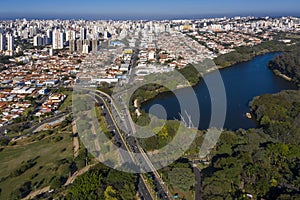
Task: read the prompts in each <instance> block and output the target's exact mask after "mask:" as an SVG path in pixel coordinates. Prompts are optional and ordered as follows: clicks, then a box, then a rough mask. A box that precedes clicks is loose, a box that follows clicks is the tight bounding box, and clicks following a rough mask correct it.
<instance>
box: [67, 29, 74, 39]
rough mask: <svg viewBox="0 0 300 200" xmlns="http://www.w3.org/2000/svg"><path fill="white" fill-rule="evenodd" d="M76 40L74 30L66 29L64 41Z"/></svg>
mask: <svg viewBox="0 0 300 200" xmlns="http://www.w3.org/2000/svg"><path fill="white" fill-rule="evenodd" d="M70 40H76V32H75V31H74V30H68V31H67V32H66V41H70Z"/></svg>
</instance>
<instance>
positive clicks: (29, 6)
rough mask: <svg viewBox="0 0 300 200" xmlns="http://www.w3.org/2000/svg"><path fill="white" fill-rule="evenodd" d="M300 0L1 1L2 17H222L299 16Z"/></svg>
mask: <svg viewBox="0 0 300 200" xmlns="http://www.w3.org/2000/svg"><path fill="white" fill-rule="evenodd" d="M299 6H300V2H299V1H296V0H286V1H284V2H283V1H279V0H273V1H259V0H254V1H251V2H245V1H237V0H228V1H226V3H225V2H223V1H220V0H213V1H208V0H203V1H201V2H199V1H196V0H187V1H184V3H183V2H182V1H179V0H175V1H169V0H166V1H158V0H154V1H151V2H150V1H147V2H140V1H136V0H130V1H126V2H125V1H120V0H115V1H113V2H112V1H110V2H99V1H94V0H88V1H79V0H74V1H70V0H65V1H58V0H53V1H37V0H31V1H22V0H14V1H5V2H2V3H1V8H0V13H1V14H0V19H14V18H38V19H56V18H62V19H176V18H202V17H222V16H228V17H231V16H235V15H242V16H246V15H253V16H265V15H270V16H283V15H286V16H287V15H292V16H299V15H300V12H299V9H298V8H299Z"/></svg>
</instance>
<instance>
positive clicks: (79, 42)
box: [76, 40, 83, 53]
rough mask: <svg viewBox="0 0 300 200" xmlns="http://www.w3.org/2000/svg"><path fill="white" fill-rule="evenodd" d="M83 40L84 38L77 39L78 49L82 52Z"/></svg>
mask: <svg viewBox="0 0 300 200" xmlns="http://www.w3.org/2000/svg"><path fill="white" fill-rule="evenodd" d="M82 45H83V41H82V40H76V51H77V52H79V53H82V50H83V46H82Z"/></svg>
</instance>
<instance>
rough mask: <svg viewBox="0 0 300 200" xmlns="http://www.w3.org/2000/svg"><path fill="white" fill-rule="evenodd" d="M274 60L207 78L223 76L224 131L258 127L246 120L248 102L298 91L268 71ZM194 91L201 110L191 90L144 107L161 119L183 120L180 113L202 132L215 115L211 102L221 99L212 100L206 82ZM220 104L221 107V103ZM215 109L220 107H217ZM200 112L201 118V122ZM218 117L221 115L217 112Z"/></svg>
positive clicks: (266, 57) (261, 60)
mask: <svg viewBox="0 0 300 200" xmlns="http://www.w3.org/2000/svg"><path fill="white" fill-rule="evenodd" d="M274 56H275V53H270V54H266V55H262V56H257V57H255V58H254V59H253V60H251V61H249V62H245V63H241V64H237V65H235V66H232V67H229V68H225V69H222V70H220V71H219V72H211V73H209V74H206V75H205V78H204V79H207V80H210V79H211V80H213V79H214V78H215V77H217V76H218V74H221V77H222V79H223V83H224V86H225V91H226V99H227V102H226V103H225V105H226V106H227V108H226V109H227V112H226V118H225V122H224V128H226V129H230V130H237V129H239V128H243V129H249V128H254V127H256V122H255V121H254V120H251V119H248V118H246V116H245V114H246V113H247V112H249V102H250V101H251V100H252V99H253V98H254V97H255V96H259V95H262V94H267V93H269V94H272V93H277V92H279V91H281V90H287V89H297V86H296V85H295V84H293V83H291V82H289V81H286V80H284V79H282V78H280V77H278V76H275V75H274V74H273V72H272V71H271V70H270V69H268V67H267V63H268V62H269V61H270V60H271V59H272V58H273V57H274ZM213 87H214V85H213V84H212V85H210V86H209V88H210V89H211V88H212V89H213ZM216 87H217V86H216ZM193 89H194V91H193V92H194V93H195V94H196V98H197V101H198V104H199V105H198V107H195V106H194V104H192V103H190V102H189V101H191V98H193V92H191V89H180V90H176V91H175V92H174V93H165V94H161V95H159V96H158V97H156V98H155V99H153V100H150V101H148V102H147V103H146V104H144V105H143V106H142V109H144V110H145V111H146V112H150V113H152V114H154V115H155V116H157V117H159V118H162V119H165V118H167V119H180V115H179V113H181V114H182V116H183V117H184V118H185V119H186V121H188V118H187V117H186V116H188V115H190V119H191V120H192V121H193V124H196V125H197V126H198V128H199V129H200V130H204V129H207V128H208V127H209V124H210V120H211V114H212V103H211V101H215V100H216V101H217V100H218V98H217V97H216V96H214V99H211V97H210V93H209V90H208V87H207V85H206V83H205V81H204V80H201V81H200V82H199V83H198V84H197V85H196V86H195V87H194V88H193ZM178 99H184V102H183V101H180V102H183V103H181V104H179V101H178ZM219 103H220V104H221V102H219ZM183 104H184V108H182V106H181V107H180V105H183ZM158 105H159V106H158ZM216 105H218V103H217V104H216ZM161 106H162V107H164V109H165V112H162V110H161V109H159V108H161ZM151 107H152V108H151ZM199 110H200V118H198V115H199ZM183 111H184V113H183ZM220 112H221V111H220ZM215 113H216V114H217V115H218V111H217V112H215ZM220 115H221V114H220ZM196 125H194V126H196Z"/></svg>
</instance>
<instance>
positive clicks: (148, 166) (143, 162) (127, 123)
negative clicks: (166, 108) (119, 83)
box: [95, 91, 173, 200]
mask: <svg viewBox="0 0 300 200" xmlns="http://www.w3.org/2000/svg"><path fill="white" fill-rule="evenodd" d="M95 93H96V94H95V95H96V96H97V97H98V98H100V97H101V98H102V99H104V100H103V101H107V102H109V103H110V107H111V108H107V110H108V112H109V113H111V112H110V110H113V111H114V114H112V113H111V118H112V120H113V121H118V122H119V123H118V124H117V123H116V126H124V127H126V128H127V130H128V132H129V135H128V134H126V133H125V134H126V135H124V134H123V133H122V132H121V131H120V137H121V138H124V141H123V143H125V146H126V145H127V146H128V148H129V151H132V152H133V153H134V154H135V155H139V156H135V158H134V159H137V160H135V161H136V163H138V164H140V167H142V168H143V170H144V171H145V172H149V171H151V172H150V173H149V174H150V175H151V176H152V178H153V182H154V184H155V191H156V192H157V195H158V197H159V198H160V199H163V200H169V199H173V197H172V195H171V194H170V192H169V191H168V188H167V186H166V185H165V184H164V182H163V180H162V178H161V177H160V175H159V173H158V172H157V171H156V169H155V167H154V166H153V164H152V162H151V160H150V159H149V158H148V156H147V154H146V153H145V151H144V150H143V149H142V148H141V147H140V145H139V144H138V142H137V141H136V139H135V138H134V137H133V135H134V131H135V129H134V127H133V122H132V119H131V116H130V114H128V110H127V109H126V110H125V111H127V112H125V113H122V114H121V113H120V112H119V111H118V108H117V107H116V106H115V103H114V100H113V99H112V98H111V97H110V96H109V95H108V94H106V93H104V92H102V91H96V92H95ZM107 106H108V105H107ZM115 118H116V120H115ZM120 123H123V124H124V125H122V124H120ZM116 129H118V127H116ZM133 156H134V155H133Z"/></svg>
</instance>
